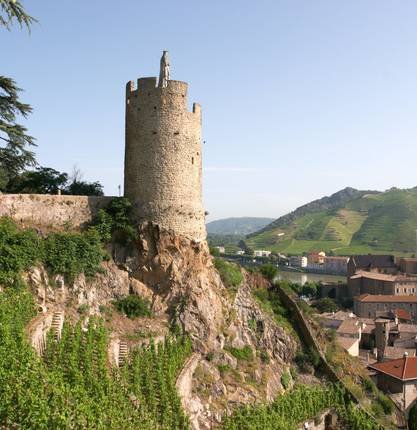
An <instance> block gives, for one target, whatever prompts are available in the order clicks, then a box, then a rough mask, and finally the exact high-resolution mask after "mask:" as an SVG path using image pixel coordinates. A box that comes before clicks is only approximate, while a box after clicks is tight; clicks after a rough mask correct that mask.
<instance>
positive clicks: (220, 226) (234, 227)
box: [207, 217, 274, 235]
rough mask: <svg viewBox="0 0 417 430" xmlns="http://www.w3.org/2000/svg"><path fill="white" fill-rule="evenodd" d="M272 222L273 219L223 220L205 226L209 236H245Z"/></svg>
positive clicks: (246, 218)
mask: <svg viewBox="0 0 417 430" xmlns="http://www.w3.org/2000/svg"><path fill="white" fill-rule="evenodd" d="M272 221H274V219H273V218H254V217H241V218H224V219H219V220H216V221H211V222H209V223H208V224H207V232H208V233H209V234H217V235H219V234H221V235H246V234H250V233H253V232H255V231H258V230H260V229H262V228H263V227H265V226H266V225H267V224H269V223H271V222H272Z"/></svg>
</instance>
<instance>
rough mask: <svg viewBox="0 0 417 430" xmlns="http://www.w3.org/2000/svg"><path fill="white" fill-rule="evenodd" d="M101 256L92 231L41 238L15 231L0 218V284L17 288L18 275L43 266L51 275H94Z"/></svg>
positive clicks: (26, 232)
mask: <svg viewBox="0 0 417 430" xmlns="http://www.w3.org/2000/svg"><path fill="white" fill-rule="evenodd" d="M104 257H105V253H104V250H103V246H102V243H101V241H100V237H99V235H98V234H97V232H95V231H87V232H85V233H52V234H50V235H48V236H47V237H45V238H40V236H39V235H38V234H37V233H36V232H35V231H34V230H19V229H18V228H17V227H16V225H15V224H14V223H13V222H12V221H11V220H10V219H7V218H0V284H2V285H20V284H21V282H22V281H21V276H20V275H21V273H22V272H23V271H24V270H27V269H28V268H29V267H31V266H33V265H35V264H36V263H43V264H44V265H45V266H46V267H47V268H48V269H49V270H51V271H52V273H59V274H62V275H65V276H67V277H68V278H70V279H72V278H74V277H75V276H76V275H78V274H79V273H82V272H84V273H85V274H86V275H94V274H95V273H96V272H98V271H99V270H100V263H101V262H102V260H103V258H104Z"/></svg>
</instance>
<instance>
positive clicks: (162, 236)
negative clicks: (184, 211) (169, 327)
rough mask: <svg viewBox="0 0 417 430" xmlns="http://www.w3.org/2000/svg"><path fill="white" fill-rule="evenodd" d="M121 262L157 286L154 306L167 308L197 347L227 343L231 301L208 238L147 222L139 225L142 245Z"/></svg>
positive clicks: (134, 274) (135, 275) (203, 349)
mask: <svg viewBox="0 0 417 430" xmlns="http://www.w3.org/2000/svg"><path fill="white" fill-rule="evenodd" d="M118 263H123V264H125V265H126V267H127V268H128V270H129V272H130V275H131V277H132V278H134V279H135V280H136V281H140V282H141V283H142V284H144V285H146V286H147V287H148V288H150V289H151V290H152V291H153V302H154V304H155V305H154V306H153V309H154V311H159V312H168V314H169V315H170V318H171V320H172V321H173V322H176V323H178V324H180V325H181V326H182V329H183V330H184V331H185V332H187V333H188V334H189V335H190V337H191V339H192V341H193V345H194V347H195V349H196V350H198V351H200V352H207V351H210V350H212V349H215V348H218V347H220V346H222V332H221V331H222V325H223V321H224V314H225V313H227V303H226V302H225V300H224V297H223V295H224V286H223V285H222V283H221V280H220V277H219V275H218V273H217V272H216V270H215V269H214V267H213V264H212V260H211V257H210V254H209V251H208V246H207V243H206V242H194V241H192V240H189V239H186V238H183V237H179V236H176V235H175V234H174V233H173V232H171V231H165V230H160V229H159V227H158V226H157V225H154V224H152V223H147V224H143V225H142V226H140V229H139V241H138V248H137V249H135V250H134V252H133V254H131V255H129V256H126V257H125V259H124V261H122V262H121V261H118Z"/></svg>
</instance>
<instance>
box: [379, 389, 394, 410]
mask: <svg viewBox="0 0 417 430" xmlns="http://www.w3.org/2000/svg"><path fill="white" fill-rule="evenodd" d="M378 403H379V404H380V405H381V406H382V409H383V410H384V413H385V414H387V415H390V414H392V412H393V410H394V408H393V405H392V401H391V399H390V398H389V397H388V396H386V395H385V394H383V393H379V395H378Z"/></svg>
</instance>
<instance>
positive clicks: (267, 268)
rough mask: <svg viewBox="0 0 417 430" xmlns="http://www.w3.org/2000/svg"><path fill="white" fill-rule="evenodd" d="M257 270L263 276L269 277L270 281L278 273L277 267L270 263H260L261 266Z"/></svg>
mask: <svg viewBox="0 0 417 430" xmlns="http://www.w3.org/2000/svg"><path fill="white" fill-rule="evenodd" d="M259 271H260V272H261V273H262V275H264V276H265V278H267V279H269V280H270V281H273V279H274V278H275V276H276V275H277V273H278V269H277V268H276V267H275V266H274V265H273V264H270V263H267V264H262V266H261V267H260V268H259Z"/></svg>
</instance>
